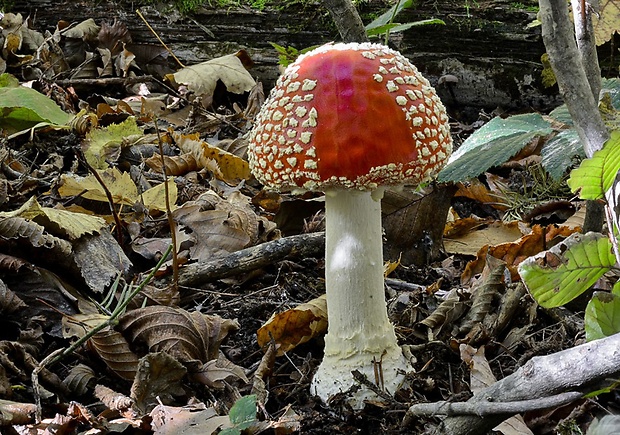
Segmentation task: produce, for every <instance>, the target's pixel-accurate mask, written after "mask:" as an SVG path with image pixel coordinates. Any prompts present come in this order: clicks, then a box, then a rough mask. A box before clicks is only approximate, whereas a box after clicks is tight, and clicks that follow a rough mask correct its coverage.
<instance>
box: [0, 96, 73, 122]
mask: <svg viewBox="0 0 620 435" xmlns="http://www.w3.org/2000/svg"><path fill="white" fill-rule="evenodd" d="M70 119H71V115H69V114H68V113H66V112H64V111H63V110H62V109H61V108H60V107H59V106H58V105H57V104H56V103H55V102H53V101H52V100H51V99H49V98H48V97H46V96H45V95H43V94H41V93H39V92H37V91H35V90H34V89H30V88H26V87H23V86H18V87H10V86H9V87H0V128H3V129H5V130H7V131H9V132H11V133H14V132H17V131H20V130H25V129H28V128H31V127H33V126H34V125H36V124H38V123H40V122H49V123H51V124H54V125H63V124H66V123H67V122H69V120H70Z"/></svg>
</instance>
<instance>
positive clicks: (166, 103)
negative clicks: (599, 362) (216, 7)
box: [0, 17, 618, 434]
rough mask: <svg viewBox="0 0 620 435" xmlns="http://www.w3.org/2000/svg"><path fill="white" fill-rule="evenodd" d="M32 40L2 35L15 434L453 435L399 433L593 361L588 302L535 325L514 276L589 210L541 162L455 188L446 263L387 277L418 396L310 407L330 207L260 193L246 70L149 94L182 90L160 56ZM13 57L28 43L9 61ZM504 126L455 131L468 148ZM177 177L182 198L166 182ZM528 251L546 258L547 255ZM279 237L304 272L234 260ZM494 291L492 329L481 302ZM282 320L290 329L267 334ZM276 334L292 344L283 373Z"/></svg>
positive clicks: (6, 281)
mask: <svg viewBox="0 0 620 435" xmlns="http://www.w3.org/2000/svg"><path fill="white" fill-rule="evenodd" d="M11 19H14V20H18V18H17V17H11ZM23 24H24V23H19V22H17V21H15V22H12V23H6V22H5V23H4V24H3V27H4V29H5V31H4V37H5V40H6V43H7V44H9V49H7V50H5V52H4V53H3V56H4V60H3V62H4V63H5V64H3V65H2V66H3V69H6V71H7V72H10V73H12V74H14V76H15V77H17V80H15V79H13V78H10V77H8V76H7V75H4V76H2V78H1V80H2V85H1V86H2V88H4V90H6V91H7V93H6V94H4V95H5V98H4V99H3V102H0V105H1V106H2V107H3V110H4V113H3V114H1V115H0V128H1V129H2V131H3V134H2V135H1V136H0V155H1V159H0V160H1V162H2V167H1V170H0V210H1V211H2V214H0V277H1V279H2V280H1V281H0V313H2V317H1V318H0V410H1V411H2V413H1V416H0V425H1V427H0V432H2V433H3V434H44V433H56V434H73V433H76V434H87V433H88V434H96V433H127V434H129V433H144V434H149V433H158V434H164V433H173V432H177V433H196V434H199V433H200V434H210V433H217V431H218V430H220V429H224V430H227V432H226V433H229V434H230V433H241V432H243V433H260V432H265V433H277V434H285V433H295V432H298V433H305V434H337V433H361V434H379V433H384V434H391V433H413V434H423V433H431V432H432V431H433V430H434V429H435V428H436V427H437V425H438V423H439V422H440V421H441V419H440V417H439V416H433V415H429V416H423V417H419V416H418V417H415V418H407V419H405V414H406V411H407V409H408V408H409V406H410V405H411V404H413V403H423V402H438V401H444V400H446V401H452V402H461V401H466V400H467V399H468V398H470V397H471V396H472V384H476V383H479V382H481V381H482V382H483V383H487V384H490V383H493V382H494V380H495V379H501V378H504V377H506V376H508V375H510V374H511V373H514V372H515V371H516V370H517V369H518V368H519V367H521V366H522V365H523V364H524V363H525V362H527V361H528V360H530V359H531V358H532V357H534V356H540V355H547V354H551V353H554V352H557V351H560V350H563V349H567V348H570V347H573V346H575V345H576V344H579V343H582V342H584V337H585V336H584V330H583V310H584V306H585V305H584V303H583V301H579V300H578V301H577V302H575V303H574V304H573V305H571V306H570V307H568V309H566V308H562V309H554V310H545V309H542V308H540V307H539V306H538V305H537V304H536V303H535V302H534V301H533V299H532V298H531V297H530V296H529V294H528V293H527V291H526V289H525V288H524V286H523V285H522V284H521V283H520V282H519V276H518V274H517V273H516V267H517V265H518V263H519V261H521V260H522V259H523V258H525V257H526V256H529V255H533V254H534V253H536V252H538V251H539V250H541V249H542V246H544V242H545V241H546V242H547V243H549V242H551V241H552V240H554V239H556V238H562V237H565V236H566V235H568V234H570V233H571V232H573V231H576V230H577V229H578V228H579V225H580V224H581V222H582V220H583V212H584V211H583V207H582V204H581V203H580V202H579V201H575V200H574V198H573V197H572V196H571V194H570V192H569V191H568V189H567V188H566V186H565V180H564V181H562V182H561V183H557V186H556V184H554V182H552V181H551V180H550V178H549V177H548V175H546V174H544V171H543V172H541V168H540V164H539V163H540V154H539V153H540V147H539V146H538V144H537V143H532V144H531V146H529V147H527V150H525V151H524V152H523V153H521V154H520V155H518V156H515V157H514V158H513V159H511V161H509V162H507V163H506V164H504V165H501V166H498V167H495V168H493V169H492V170H490V171H488V173H486V174H484V176H481V177H480V180H484V183H483V182H481V181H480V180H472V181H471V182H469V183H462V184H460V185H459V186H458V191H457V194H456V196H455V198H454V200H453V208H452V210H451V212H450V213H451V219H450V222H449V223H448V226H447V227H446V230H445V237H446V244H445V249H444V252H443V254H442V258H441V259H440V260H438V261H435V262H433V263H432V264H430V265H428V266H424V267H421V268H416V267H413V266H407V265H402V264H398V263H393V264H391V265H390V266H391V267H390V273H389V275H388V279H387V280H386V294H387V296H388V306H389V314H390V319H391V320H392V322H393V323H394V325H395V326H396V331H397V336H398V338H399V341H400V343H401V344H403V345H407V346H409V350H410V351H411V354H412V355H413V357H414V359H413V361H412V363H413V367H414V369H415V371H414V372H413V373H410V374H409V375H408V379H409V383H410V386H409V387H408V388H405V389H403V390H402V391H399V392H397V393H396V394H395V395H394V397H393V399H391V400H389V401H387V402H383V403H376V402H375V403H368V404H367V405H366V407H365V408H364V409H363V410H359V411H358V410H352V409H351V408H350V407H349V406H348V405H347V401H346V397H347V396H346V394H343V396H342V397H340V398H336V399H335V400H334V401H333V402H332V403H330V406H326V405H325V404H323V403H321V402H320V401H319V400H317V399H316V398H314V397H312V396H311V395H310V379H311V377H312V374H313V372H314V371H315V369H316V368H317V367H318V365H319V363H320V361H321V358H322V352H323V341H322V334H323V333H324V326H325V323H326V315H325V313H324V303H325V301H324V299H322V298H321V295H322V294H323V293H324V259H323V253H322V249H323V247H322V241H321V239H320V234H319V233H320V231H322V230H323V229H324V228H323V220H322V203H321V201H320V195H304V196H302V197H296V196H293V195H288V194H275V193H270V192H267V191H264V190H262V189H261V186H260V185H259V184H258V183H257V182H256V181H255V180H253V179H252V178H251V177H250V176H249V173H248V169H247V160H246V159H247V156H246V147H247V141H245V140H244V139H243V137H244V136H245V135H246V133H247V132H248V131H249V130H250V128H251V126H252V120H253V119H254V117H255V116H256V113H257V110H258V108H259V107H260V104H261V103H262V101H263V99H264V96H263V95H261V90H260V87H258V86H255V84H254V83H253V79H252V78H251V76H250V74H249V73H247V71H246V69H245V67H244V65H248V64H249V63H250V60H249V59H248V58H247V55H246V54H244V53H237V54H235V53H232V54H231V56H228V57H226V58H221V59H216V62H214V63H212V64H210V65H209V64H207V65H204V64H202V65H200V66H199V67H198V68H197V70H198V71H199V74H196V75H191V74H187V75H185V76H183V75H176V76H175V79H176V80H177V82H179V83H181V82H182V83H184V85H182V86H178V85H177V86H175V85H173V84H169V83H168V82H166V83H164V82H163V81H162V80H160V79H159V78H155V77H154V76H153V75H155V76H157V75H158V74H159V75H161V73H162V72H168V65H167V60H165V56H164V55H163V51H161V50H159V51H158V50H155V49H153V48H152V47H150V48H146V47H143V48H144V50H146V51H142V52H140V48H139V47H130V46H129V45H127V46H125V48H123V42H124V41H125V38H127V35H128V30H127V29H126V28H124V26H123V25H122V24H121V23H120V22H119V23H114V24H110V25H102V26H99V25H98V24H97V23H92V22H84V23H81V24H79V25H77V26H74V27H72V28H71V29H70V30H69V31H65V32H63V33H62V34H61V33H58V32H57V33H55V34H54V35H53V37H49V38H45V37H43V35H41V34H40V33H37V32H34V31H31V30H30V29H27V27H26V26H24V25H23ZM11 26H13V27H11ZM18 28H19V29H20V30H13V31H10V29H18ZM6 29H9V30H6ZM9 35H17V36H9ZM11 38H21V39H20V41H19V42H21V44H17V45H15V46H14V47H13V48H10V44H12V43H15V44H16V41H15V40H14V39H11ZM18 46H19V48H18ZM131 50H133V51H131ZM137 53H140V54H137ZM222 64H225V65H226V67H225V68H223V69H222V68H219V67H218V65H222ZM147 70H149V71H150V73H151V74H153V75H146V74H145V73H144V71H147ZM230 71H234V72H235V73H234V77H232V80H233V81H234V82H235V85H234V86H233V85H230V82H228V80H229V79H231V73H230ZM200 73H205V74H200ZM52 76H53V77H55V78H56V79H54V80H51V77H52ZM205 77H208V78H205ZM58 78H62V79H61V80H59V79H58ZM35 79H36V80H35ZM31 80H32V81H31ZM18 82H19V83H18ZM223 83H229V84H228V85H224V84H223ZM18 84H21V85H27V86H19V87H18V86H17V85H18ZM227 86H228V88H227ZM233 87H236V88H241V89H242V90H243V93H241V94H235V93H233V92H230V91H229V90H228V89H230V88H233ZM2 88H0V89H2ZM33 89H36V91H38V92H37V93H33ZM187 89H190V90H191V91H192V92H193V95H191V96H190V95H189V94H187V93H186V90H187ZM9 91H10V92H11V93H10V95H9ZM9 97H10V103H9ZM0 99H1V98H0ZM51 101H53V102H54V103H56V105H48V102H51ZM63 114H64V115H63ZM490 118H491V116H490V115H489V114H486V113H481V114H480V119H479V120H478V121H477V122H476V123H474V124H464V123H462V122H460V121H459V120H458V119H454V118H453V119H452V120H451V127H452V132H453V135H454V138H455V141H456V142H457V143H460V142H462V141H463V140H464V139H465V138H466V137H467V136H468V135H469V134H471V133H472V132H473V131H475V130H476V129H477V128H478V127H480V126H481V125H483V124H484V123H485V122H486V121H488V120H489V119H490ZM160 149H161V150H163V151H164V154H165V155H166V159H165V160H164V161H163V164H162V159H161V157H160V154H159V153H160ZM162 166H165V167H166V173H167V174H168V175H169V176H172V177H174V179H173V181H171V182H168V183H163V180H164V177H163V176H162ZM95 174H96V175H97V176H95ZM104 186H105V187H104ZM550 186H553V189H550V188H549V187H550ZM550 190H552V191H550ZM543 191H544V195H543V194H542V193H541V192H543ZM166 202H168V203H169V205H167V204H166ZM167 207H172V208H173V209H174V212H173V213H172V217H173V221H174V226H175V228H176V231H175V233H174V235H175V238H176V242H177V245H178V246H179V249H178V259H179V263H180V273H179V281H178V282H180V285H175V280H174V275H175V271H174V267H173V263H172V261H171V260H169V259H166V261H165V262H164V263H163V265H161V267H159V268H158V269H157V270H154V269H153V268H154V267H155V265H156V264H157V263H158V261H159V260H160V259H161V257H162V255H163V253H164V252H165V251H166V249H167V247H168V246H169V245H170V243H171V240H172V234H171V231H170V224H169V220H168V219H167V217H166V210H167ZM502 218H504V219H502ZM317 235H318V236H317ZM295 236H297V238H294V237H295ZM525 237H530V239H528V240H530V241H531V240H532V239H531V238H532V237H538V239H536V240H540V243H535V244H536V245H537V248H535V250H534V251H533V250H532V248H531V247H530V245H531V244H532V243H530V242H526V241H525ZM281 238H291V240H293V242H291V243H293V244H294V248H293V249H292V250H291V252H293V254H290V255H288V254H286V253H284V254H281V256H280V257H279V258H278V259H277V260H275V261H268V262H260V261H259V262H256V263H253V264H255V265H254V266H248V267H244V268H243V269H238V270H237V269H235V267H236V266H237V265H239V264H241V263H242V261H239V259H237V262H235V263H233V262H232V260H230V258H231V257H230V255H232V254H235V253H237V254H239V253H241V254H240V255H241V258H242V259H247V258H250V257H251V256H252V255H256V251H252V249H253V248H254V249H260V247H261V246H264V245H265V244H267V243H269V242H271V241H273V240H278V239H281ZM387 243H389V240H388V241H387ZM526 245H527V246H526ZM295 252H303V253H304V254H305V255H303V256H300V255H298V254H295ZM500 252H503V254H500ZM487 253H490V254H487ZM494 257H498V258H500V259H501V260H503V262H499V263H497V262H494V261H493V258H494ZM227 259H228V260H230V261H228V262H227ZM500 263H501V264H500ZM196 264H198V265H199V266H198V267H196V266H195V265H196ZM216 266H217V267H216ZM192 267H193V269H191V268H192ZM210 268H211V269H210ZM216 269H217V271H215V270H216ZM189 270H192V273H191V274H190V273H189V272H188V271H189ZM498 271H499V272H498ZM150 272H154V277H153V279H152V280H151V281H150V282H148V283H146V281H145V280H146V277H147V275H149V273H150ZM498 276H499V278H498ZM493 277H494V278H493ZM493 279H495V280H493ZM140 284H146V285H144V287H140V289H139V290H140V291H139V292H138V293H137V294H136V295H135V296H134V297H133V298H131V300H128V294H129V293H131V292H132V290H134V289H136V287H137V286H138V285H140ZM485 286H487V287H489V286H490V288H491V290H490V291H491V292H492V293H491V294H492V295H491V297H490V299H489V300H488V304H486V306H485V308H484V309H483V310H482V311H481V310H480V307H479V306H477V305H476V303H475V301H476V299H475V297H474V295H475V293H476V291H477V289H480V288H482V287H484V288H487V287H485ZM125 302H126V303H127V305H126V307H124V308H123V309H122V310H120V318H119V319H118V320H117V321H114V322H109V319H110V318H111V317H113V316H115V313H114V312H115V310H117V309H118V307H119V306H122V305H123V304H124V303H125ZM300 304H306V305H301V308H299V306H300ZM507 306H510V307H511V308H510V311H506V309H505V307H507ZM307 310H310V312H311V313H312V314H311V315H310V316H307V312H308V311H307ZM472 312H473V313H472ZM276 313H286V314H285V315H280V317H275V318H274V319H272V320H271V323H270V325H271V326H268V327H267V328H271V329H264V325H265V324H266V323H268V322H269V321H270V319H271V317H272V315H274V314H276ZM99 325H103V326H105V328H104V329H102V330H101V331H99V332H98V333H96V334H95V335H94V336H92V337H90V339H89V340H88V341H87V342H86V343H85V344H80V345H79V346H77V347H76V348H74V349H71V350H70V351H65V350H66V349H68V348H69V347H70V346H71V344H72V343H74V342H75V341H76V340H78V339H79V338H80V337H84V336H85V335H86V334H88V333H89V331H92V330H93V328H96V327H98V326H99ZM318 325H323V326H322V327H321V326H318ZM261 328H263V329H261ZM259 330H262V333H261V332H258V333H257V331H259ZM265 331H270V332H272V333H273V332H274V331H278V333H279V334H280V336H276V337H274V340H275V341H276V342H277V344H278V346H280V349H283V348H284V347H286V351H285V352H284V351H283V352H282V353H283V354H282V355H280V356H277V357H276V356H275V355H274V352H275V349H274V348H273V344H271V343H270V340H269V339H266V338H265V336H266V335H267V336H268V334H266V332H265ZM259 343H260V344H259ZM63 351H64V353H62V352H63ZM54 357H57V358H56V359H54ZM33 372H34V373H35V374H37V373H38V377H33ZM481 378H483V379H482V380H481ZM35 379H36V382H35ZM617 402H618V401H617V398H616V394H615V393H614V392H612V393H608V394H605V395H601V396H598V397H594V398H588V399H582V400H579V401H577V402H574V403H571V404H569V405H566V406H563V407H559V408H554V409H547V410H540V411H533V412H528V413H526V414H524V415H522V416H520V417H518V418H515V419H514V420H512V422H511V425H512V426H510V427H508V426H505V427H503V428H502V429H501V432H502V433H504V434H517V433H535V434H552V433H561V434H580V433H585V429H586V428H587V427H588V425H589V424H590V423H591V421H592V420H593V418H595V417H596V416H599V415H601V414H603V413H605V412H606V411H613V410H614V409H615V408H617V405H618V403H617ZM235 403H236V405H235ZM37 411H40V412H42V415H41V418H42V419H41V421H40V422H35V415H36V412H37ZM404 420H405V421H406V423H404V422H403V421H404ZM527 430H529V431H530V432H527Z"/></svg>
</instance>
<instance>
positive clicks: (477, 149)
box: [438, 113, 552, 181]
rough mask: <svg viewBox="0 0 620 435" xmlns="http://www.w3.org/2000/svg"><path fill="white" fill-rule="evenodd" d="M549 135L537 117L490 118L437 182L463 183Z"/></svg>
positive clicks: (544, 121) (531, 114)
mask: <svg viewBox="0 0 620 435" xmlns="http://www.w3.org/2000/svg"><path fill="white" fill-rule="evenodd" d="M551 132H552V129H551V124H550V123H549V122H548V121H546V120H544V119H543V117H542V116H540V115H539V114H537V113H528V114H525V115H516V116H511V117H508V118H506V119H502V118H499V117H498V118H493V119H492V120H491V121H489V122H488V123H487V124H485V125H484V126H483V127H482V128H480V129H479V130H477V131H476V132H474V133H473V134H472V135H471V136H470V137H468V138H467V139H466V140H465V142H463V145H461V147H460V148H459V149H458V150H457V151H456V152H455V153H454V154H452V157H451V158H450V160H449V162H448V164H447V165H446V166H445V167H444V168H443V169H442V170H441V172H440V173H439V176H438V180H439V181H463V180H466V179H468V178H472V177H477V176H478V175H480V174H482V173H483V172H484V171H486V170H487V169H489V168H491V167H493V166H497V165H499V164H501V163H504V162H506V161H507V160H508V159H510V158H511V157H512V156H514V155H515V154H517V153H518V152H519V151H521V149H522V148H523V147H524V146H526V145H527V144H528V143H529V142H530V141H531V140H532V139H534V138H535V137H538V136H545V135H548V134H550V133H551Z"/></svg>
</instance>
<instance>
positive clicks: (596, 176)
mask: <svg viewBox="0 0 620 435" xmlns="http://www.w3.org/2000/svg"><path fill="white" fill-rule="evenodd" d="M618 170H620V130H616V131H612V132H611V136H610V137H609V139H608V140H607V142H605V145H604V147H603V149H602V150H599V151H597V152H595V153H594V155H593V156H592V158H590V159H586V160H584V161H583V162H581V165H580V166H579V167H578V168H577V169H574V170H573V171H572V172H571V175H570V178H569V179H568V186H569V187H570V188H571V190H572V191H573V192H577V190H580V192H579V197H580V198H581V199H600V198H603V197H604V196H605V192H607V190H608V189H609V188H610V187H611V185H612V184H613V182H614V180H615V178H616V174H617V173H618Z"/></svg>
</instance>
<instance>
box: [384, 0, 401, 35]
mask: <svg viewBox="0 0 620 435" xmlns="http://www.w3.org/2000/svg"><path fill="white" fill-rule="evenodd" d="M400 2H401V0H398V2H397V3H396V7H395V8H394V12H392V16H391V17H390V24H392V23H393V22H394V18H396V11H398V7H399V6H400ZM389 42H390V29H389V28H388V29H387V32H385V45H388V43H389Z"/></svg>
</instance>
